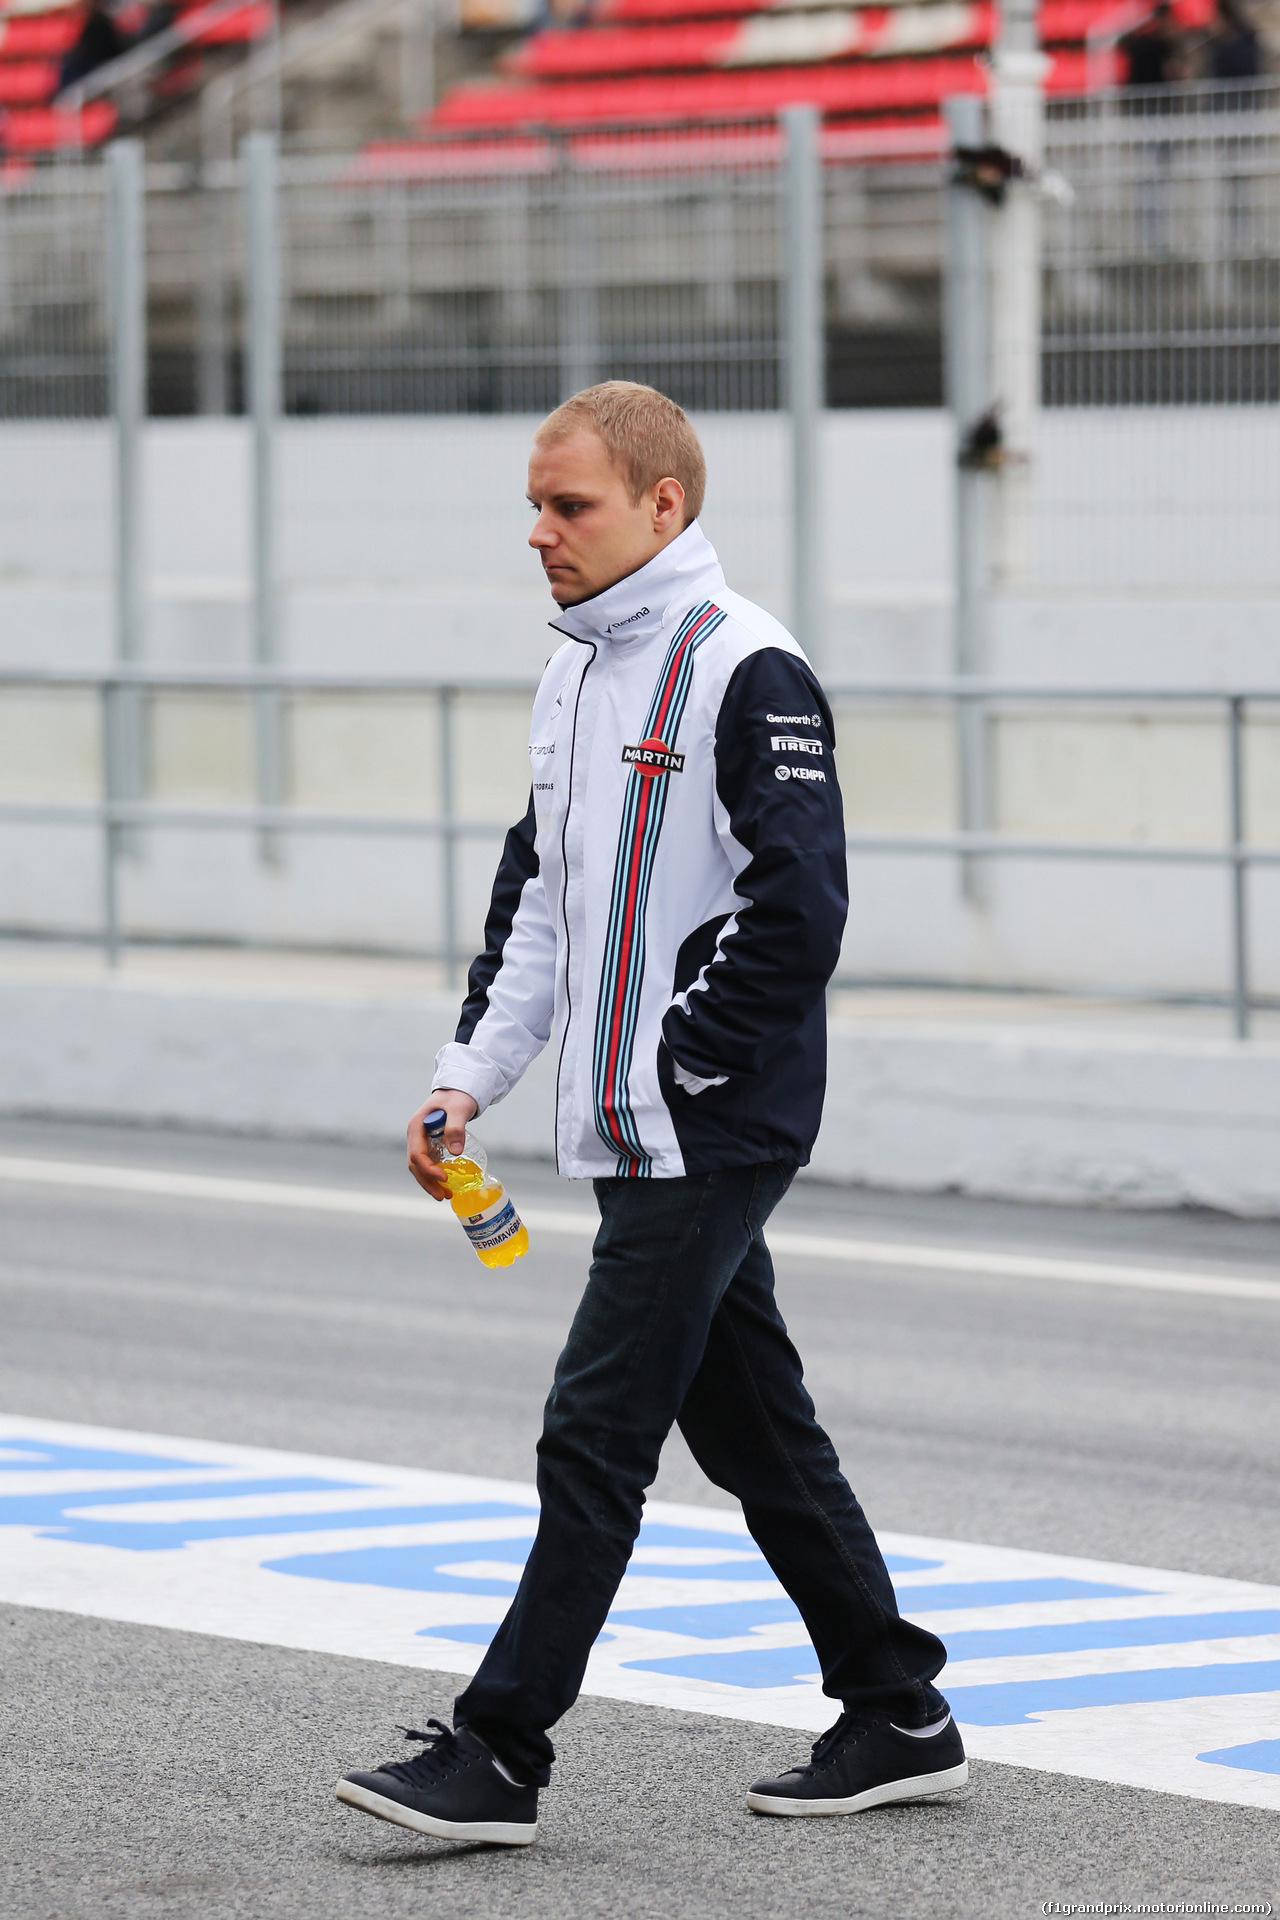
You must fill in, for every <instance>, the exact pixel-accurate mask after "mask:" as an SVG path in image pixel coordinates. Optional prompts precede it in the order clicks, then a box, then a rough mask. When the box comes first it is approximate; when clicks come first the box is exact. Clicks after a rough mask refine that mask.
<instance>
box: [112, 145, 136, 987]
mask: <svg viewBox="0 0 1280 1920" xmlns="http://www.w3.org/2000/svg"><path fill="white" fill-rule="evenodd" d="M107 191H108V213H107V284H108V294H109V300H110V310H111V412H112V415H113V418H114V421H115V475H114V482H115V484H114V494H113V502H112V507H113V519H114V522H115V525H114V536H115V537H114V548H115V554H114V563H115V566H114V570H115V653H116V658H117V660H137V659H140V658H141V655H142V622H143V597H142V446H141V441H142V424H143V421H144V420H145V418H146V412H147V257H146V214H145V204H144V198H143V195H144V180H143V149H142V145H141V142H140V141H137V140H113V141H112V143H111V145H110V146H109V147H108V148H107ZM105 714H106V720H107V723H108V725H109V729H110V733H111V736H112V739H111V747H110V751H109V752H108V751H107V750H106V746H105V743H104V761H103V777H104V783H105V782H106V781H108V780H109V781H110V786H109V787H108V788H107V790H106V797H107V798H108V799H109V800H136V799H138V798H139V797H140V795H141V793H142V787H143V779H142V771H143V769H142V756H143V742H142V696H141V695H140V694H139V693H138V692H137V691H136V690H134V689H127V690H126V689H122V690H120V691H119V693H118V694H117V697H116V699H115V700H113V701H110V702H108V703H107V706H106V708H105ZM120 850H121V849H120V847H119V845H118V843H117V844H113V847H112V849H111V851H110V853H109V855H108V862H107V864H108V868H109V869H110V872H111V875H112V883H113V890H114V875H115V856H116V854H118V853H119V851H120ZM129 851H130V852H134V851H136V836H134V835H131V836H130V841H129ZM109 952H110V954H111V957H112V964H114V957H115V953H114V946H111V947H109Z"/></svg>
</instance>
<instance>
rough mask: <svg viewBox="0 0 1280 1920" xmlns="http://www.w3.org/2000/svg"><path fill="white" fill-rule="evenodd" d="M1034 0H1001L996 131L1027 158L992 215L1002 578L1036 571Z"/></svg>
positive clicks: (1038, 114)
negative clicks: (1033, 568) (1034, 569)
mask: <svg viewBox="0 0 1280 1920" xmlns="http://www.w3.org/2000/svg"><path fill="white" fill-rule="evenodd" d="M1048 67H1049V61H1048V57H1047V55H1045V54H1043V53H1041V52H1040V49H1039V41H1038V38H1037V28H1036V4H1035V0H1003V4H1002V6H1001V9H1000V38H999V41H998V43H997V46H996V50H995V56H994V59H993V61H992V84H991V109H990V112H991V137H992V139H993V141H994V142H995V144H996V145H997V146H998V147H1002V148H1004V149H1005V150H1006V152H1008V153H1010V154H1012V155H1013V156H1014V158H1015V160H1017V161H1019V162H1020V163H1021V171H1020V172H1018V173H1015V174H1014V176H1013V177H1012V178H1011V179H1010V180H1009V182H1008V189H1007V192H1006V194H1005V197H1004V201H1003V204H1002V205H1001V207H1000V209H999V212H998V213H997V215H996V217H995V231H994V235H993V245H992V291H991V307H992V347H993V356H994V361H995V367H994V374H995V387H996V395H997V398H998V400H999V406H1000V413H999V421H1000V430H1001V438H1002V442H1003V445H1002V455H1003V458H1002V461H1001V465H1000V468H999V478H998V482H997V487H996V502H997V507H996V525H995V542H994V550H993V557H994V561H995V575H996V580H997V582H998V584H999V585H1000V586H1004V587H1008V586H1017V585H1021V584H1023V583H1024V582H1026V581H1028V580H1029V579H1030V578H1031V573H1032V559H1033V533H1034V528H1033V522H1032V471H1033V468H1032V463H1033V460H1034V457H1035V445H1036V427H1037V421H1038V418H1039V412H1040V201H1039V196H1038V191H1037V185H1036V175H1037V173H1038V171H1039V168H1040V163H1041V161H1042V159H1043V157H1044V96H1043V89H1044V76H1045V74H1046V72H1047V71H1048Z"/></svg>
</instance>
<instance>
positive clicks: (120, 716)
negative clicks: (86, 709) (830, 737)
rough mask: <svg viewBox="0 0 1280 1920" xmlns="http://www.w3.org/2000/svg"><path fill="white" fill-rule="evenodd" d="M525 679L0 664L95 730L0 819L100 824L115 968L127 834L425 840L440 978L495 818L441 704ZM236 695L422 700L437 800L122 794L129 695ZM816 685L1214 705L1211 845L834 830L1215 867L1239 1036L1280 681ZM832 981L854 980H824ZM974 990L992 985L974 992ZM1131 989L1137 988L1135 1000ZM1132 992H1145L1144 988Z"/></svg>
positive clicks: (519, 686)
mask: <svg viewBox="0 0 1280 1920" xmlns="http://www.w3.org/2000/svg"><path fill="white" fill-rule="evenodd" d="M534 684H535V683H534V682H533V681H531V680H502V681H498V680H479V679H477V680H470V681H467V680H463V679H458V680H456V681H453V682H451V683H449V684H443V683H441V682H440V681H437V680H431V679H427V678H424V677H423V676H421V675H407V674H406V675H388V674H318V673H298V672H292V671H284V670H267V669H256V670H255V669H232V668H215V667H210V668H199V669H184V668H168V669H163V668H153V667H139V666H118V667H112V668H43V669H41V668H10V667H6V668H0V693H2V692H4V691H6V690H13V689H17V688H28V689H50V690H52V689H60V690H64V689H76V688H80V689H85V690H88V691H92V692H93V693H95V694H96V695H97V697H98V701H99V710H100V711H99V729H100V739H101V743H102V746H101V775H102V794H101V798H100V799H98V800H94V801H56V800H30V801H27V800H6V801H0V824H3V823H8V824H10V825H29V826H34V825H49V824H54V825H68V826H93V827H96V828H98V829H99V830H100V831H101V834H102V902H103V905H102V924H101V931H100V933H99V934H98V936H97V937H98V939H99V941H100V944H101V945H102V946H103V947H104V948H105V950H106V954H107V958H108V961H109V962H110V964H111V965H113V966H114V965H116V964H117V963H118V961H119V958H120V954H121V950H122V948H123V947H124V946H125V945H126V944H127V942H128V939H129V935H128V932H127V929H126V928H125V927H124V926H123V925H122V922H121V912H120V898H119V863H120V861H121V858H122V856H123V855H124V853H125V850H126V844H127V840H128V837H129V836H131V835H136V834H138V833H140V832H141V831H143V830H151V829H174V828H181V829H191V828H198V829H201V830H205V829H207V830H210V831H215V832H250V833H258V834H270V835H272V836H275V835H280V836H284V835H289V834H304V835H305V834H311V835H316V834H361V835H387V836H393V837H395V836H409V837H419V838H433V839H436V840H438V841H439V843H440V846H441V850H442V856H443V857H442V861H441V867H440V898H439V911H438V919H439V924H440V929H441V938H440V944H439V948H438V950H437V951H436V952H435V953H434V954H433V955H432V956H431V957H433V958H437V959H439V960H441V961H442V962H443V964H444V970H445V974H446V978H447V980H448V982H449V984H450V985H453V984H455V982H456V980H457V977H458V970H459V963H460V962H461V961H463V960H464V959H466V958H467V957H468V949H467V948H466V947H465V945H464V942H463V940H462V938H461V934H460V927H459V913H458V899H459V889H458V869H457V854H458V849H459V847H460V846H461V845H462V844H463V843H465V842H467V841H471V840H477V839H480V840H483V839H491V840H498V839H501V838H502V837H503V835H504V834H505V832H506V830H507V825H508V823H506V822H498V821H494V820H470V819H466V818H462V817H459V815H458V814H457V812H456V810H455V804H454V802H455V755H454V750H453V723H454V704H455V702H456V700H457V698H458V697H459V696H460V695H464V694H468V693H485V694H493V693H498V694H507V695H520V696H524V697H531V696H532V693H533V691H534ZM176 690H181V691H192V690H198V691H206V692H221V693H227V692H232V693H242V694H247V695H249V696H251V697H254V698H255V700H256V703H257V705H258V708H259V720H260V724H261V723H262V721H263V719H264V718H265V720H266V723H267V724H274V717H275V716H276V715H278V711H279V705H280V702H281V701H282V699H283V698H284V696H286V695H289V694H309V693H350V694H369V693H380V694H402V695H416V696H422V695H428V696H432V697H434V699H435V700H436V702H437V707H438V717H439V726H440V759H439V764H440V810H439V813H438V814H437V815H435V816H433V817H424V816H422V815H397V814H389V813H355V812H341V811H329V810H319V809H314V808H302V807H295V806H288V805H281V804H257V805H247V806H229V805H200V806H192V805H183V806H175V805H166V804H157V803H155V802H152V801H146V800H138V799H135V798H132V797H126V785H127V780H128V776H129V772H130V769H129V765H128V761H127V754H128V752H129V751H130V750H131V749H130V744H129V743H130V742H131V741H133V740H135V739H136V737H137V727H138V718H137V714H136V711H133V712H131V709H132V708H135V707H136V704H137V703H138V702H139V700H140V699H141V697H142V696H144V695H146V694H149V693H159V692H164V691H176ZM827 691H828V693H829V695H830V697H831V699H832V701H833V702H834V703H836V704H837V705H838V706H841V707H844V708H848V707H849V706H851V705H853V704H856V703H863V702H865V703H868V704H873V705H877V704H878V705H883V704H885V703H893V704H908V705H936V704H937V703H939V702H943V703H948V704H951V705H954V707H955V708H956V710H957V713H962V712H964V711H966V710H967V711H969V712H972V713H974V714H976V715H977V716H978V717H979V719H980V720H982V719H985V718H986V717H988V716H989V715H990V714H991V712H992V710H993V709H994V708H997V707H1001V706H1003V707H1008V706H1012V705H1023V706H1042V705H1047V706H1064V705H1069V706H1074V707H1077V708H1079V707H1086V708H1088V707H1098V706H1103V707H1110V708H1115V707H1118V706H1119V707H1130V708H1142V709H1155V710H1160V709H1165V710H1167V709H1169V708H1184V709H1185V708H1190V707H1201V708H1204V707H1210V708H1217V709H1219V710H1221V712H1222V715H1223V720H1224V724H1225V727H1226V740H1227V780H1228V793H1227V802H1228V804H1227V820H1228V835H1227V838H1226V840H1225V842H1224V843H1222V844H1220V845H1186V844H1161V843H1151V842H1145V841H1144V842H1131V841H1122V840H1115V841H1106V840H1072V839H1044V838H1033V837H1031V836H1027V835H1018V834H1013V833H1008V832H995V831H991V832H988V831H982V832H976V831H955V832H925V833H921V832H910V833H903V832H880V831H855V832H852V833H850V834H849V835H848V836H847V843H848V849H849V852H850V854H852V855H855V856H859V857H865V856H874V855H903V854H907V855H932V856H937V855H940V854H941V855H946V854H954V855H955V856H957V858H958V859H960V860H964V861H968V860H976V861H987V860H1023V861H1085V862H1090V861H1097V862H1104V863H1106V862H1117V861H1119V862H1131V863H1132V862H1136V863H1147V864H1153V865H1160V866H1170V865H1173V866H1186V867H1217V868H1221V869H1222V870H1224V871H1225V872H1226V873H1228V874H1229V876H1230V879H1231V886H1230V890H1229V891H1230V904H1229V913H1228V920H1229V945H1230V952H1231V957H1232V958H1231V982H1230V988H1229V991H1228V992H1227V993H1226V994H1224V996H1223V1000H1224V1001H1225V1003H1226V1004H1228V1005H1229V1006H1230V1007H1231V1010H1232V1015H1233V1022H1234V1028H1235V1032H1236V1034H1237V1036H1238V1037H1239V1038H1241V1039H1245V1038H1247V1037H1248V1034H1249V1030H1250V1015H1251V1011H1252V1008H1253V1006H1254V1004H1255V1001H1254V996H1253V995H1252V993H1251V990H1250V968H1249V925H1248V900H1247V877H1248V873H1249V870H1250V869H1251V868H1254V867H1276V868H1280V846H1259V845H1256V844H1253V843H1251V842H1250V841H1249V839H1248V832H1247V822H1246V819H1245V740H1244V733H1245V722H1246V717H1247V713H1248V710H1249V708H1250V707H1251V706H1255V705H1280V688H1265V687H1254V688H1249V687H1226V688H1224V687H1176V688H1171V687H1149V686H1143V687H1123V686H1116V687H1099V686H1039V685H1035V684H1019V683H1015V682H1006V681H995V680H979V679H967V678H966V679H941V680H930V681H921V680H912V681H832V682H830V683H829V684H828V688H827ZM833 984H834V985H836V986H840V985H847V984H854V983H851V982H847V981H843V980H842V979H841V977H840V976H837V978H836V980H835V981H834V982H833ZM984 990H985V991H992V990H995V991H998V990H999V989H998V988H997V989H991V988H989V987H986V988H984ZM1138 997H1143V996H1138ZM1146 997H1151V998H1155V997H1157V996H1156V995H1154V994H1152V995H1149V996H1146Z"/></svg>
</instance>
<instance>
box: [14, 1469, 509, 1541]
mask: <svg viewBox="0 0 1280 1920" xmlns="http://www.w3.org/2000/svg"><path fill="white" fill-rule="evenodd" d="M369 1490H370V1489H369V1488H368V1487H360V1486H353V1485H352V1483H351V1481H349V1480H323V1479H319V1478H314V1477H312V1478H308V1477H298V1478H292V1479H288V1480H271V1479H265V1478H264V1479H261V1480H222V1481H217V1482H215V1483H213V1484H210V1483H209V1482H207V1481H201V1482H198V1483H197V1484H196V1485H194V1486H192V1485H185V1486H184V1485H183V1484H182V1483H181V1482H176V1481H168V1482H166V1483H165V1484H164V1485H163V1486H149V1487H128V1488H123V1489H120V1490H118V1491H117V1490H113V1491H110V1492H104V1491H101V1490H97V1489H95V1490H94V1491H92V1492H80V1493H56V1494H11V1495H8V1496H3V1495H0V1526H25V1527H38V1528H39V1529H40V1530H41V1533H42V1535H43V1537H44V1538H46V1539H57V1540H72V1541H76V1542H78V1543H79V1544H81V1545H85V1546H95V1547H121V1548H124V1549H126V1550H127V1551H129V1552H132V1553H152V1552H157V1551H160V1550H161V1549H164V1548H174V1547H185V1546H187V1545H188V1544H189V1543H190V1542H192V1541H194V1540H239V1539H251V1538H253V1537H254V1536H255V1535H257V1534H266V1535H273V1534H282V1533H344V1532H349V1531H350V1530H351V1529H352V1528H357V1527H359V1528H364V1527H404V1526H421V1525H423V1524H431V1523H436V1522H441V1521H446V1522H447V1521H453V1520H479V1519H484V1520H487V1519H494V1518H496V1517H498V1516H499V1515H510V1516H517V1515H520V1516H523V1515H526V1514H529V1513H530V1512H531V1509H530V1508H528V1507H518V1506H512V1505H498V1504H495V1503H494V1502H492V1501H485V1502H482V1503H480V1504H479V1505H476V1504H475V1503H474V1502H466V1503H462V1504H454V1505H436V1504H432V1505H430V1506H404V1507H386V1506H382V1507H368V1506H364V1505H362V1504H361V1500H360V1495H361V1494H362V1493H364V1492H368V1491H369ZM262 1493H271V1494H289V1493H349V1494H350V1495H351V1496H352V1500H351V1505H350V1506H349V1507H342V1508H339V1509H338V1510H337V1511H336V1512H332V1513H288V1512H284V1513H276V1514H261V1515H257V1516H254V1517H245V1518H241V1519H233V1518H226V1517H224V1518H221V1519H212V1520H202V1519H199V1518H198V1517H193V1518H191V1519H188V1520H95V1519H94V1518H93V1517H92V1512H91V1511H90V1512H89V1513H88V1514H87V1515H85V1516H84V1517H81V1518H75V1517H71V1516H69V1514H68V1509H84V1508H89V1509H92V1508H93V1507H95V1506H102V1507H119V1506H127V1505H134V1504H138V1505H142V1504H145V1503H146V1502H148V1501H157V1500H226V1499H234V1498H238V1497H239V1496H241V1495H244V1494H262ZM456 1557H457V1556H456V1555H455V1558H456Z"/></svg>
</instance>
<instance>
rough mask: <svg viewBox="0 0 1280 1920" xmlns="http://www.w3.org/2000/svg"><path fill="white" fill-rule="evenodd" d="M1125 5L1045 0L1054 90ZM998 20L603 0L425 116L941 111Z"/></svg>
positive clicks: (1045, 39)
mask: <svg viewBox="0 0 1280 1920" xmlns="http://www.w3.org/2000/svg"><path fill="white" fill-rule="evenodd" d="M1213 5H1214V0H1175V10H1176V12H1177V14H1178V16H1179V18H1180V19H1181V21H1182V23H1183V24H1184V25H1185V26H1187V27H1195V26H1200V25H1203V24H1205V23H1206V22H1207V21H1208V19H1209V18H1210V15H1211V13H1212V9H1213ZM1116 18H1117V6H1116V0H1042V3H1041V7H1040V38H1041V42H1042V44H1043V45H1044V46H1045V47H1046V49H1047V50H1048V51H1049V53H1050V58H1051V65H1050V70H1049V77H1048V83H1047V84H1048V86H1049V88H1050V90H1051V91H1053V92H1055V93H1076V92H1084V91H1085V90H1086V88H1087V86H1088V85H1090V84H1097V83H1098V81H1099V80H1100V79H1102V78H1106V79H1107V80H1108V82H1110V80H1111V79H1112V78H1114V77H1115V75H1114V69H1115V67H1116V65H1117V60H1116V57H1115V56H1114V55H1112V54H1104V55H1103V56H1102V58H1101V60H1100V62H1090V61H1088V60H1087V59H1086V48H1085V43H1086V41H1087V39H1088V37H1089V35H1090V34H1091V33H1092V32H1093V31H1094V30H1095V29H1096V28H1098V27H1099V26H1100V25H1106V26H1114V23H1115V21H1116ZM998 27H999V15H998V0H932V4H923V5H922V4H918V0H903V3H901V4H889V5H884V4H881V5H879V6H874V7H856V6H850V7H845V8H842V9H841V8H836V7H833V6H822V7H810V8H808V9H805V8H804V4H803V0H597V4H596V5H595V6H594V7H593V9H592V11H591V13H590V15H589V17H588V18H587V19H586V20H585V21H584V22H583V23H582V24H580V25H578V26H576V27H569V28H563V29H550V30H543V31H540V32H537V33H533V34H531V35H530V36H529V37H528V39H526V40H525V41H524V42H523V44H522V45H520V46H519V47H517V48H515V49H514V50H513V51H512V52H510V53H508V54H506V55H505V56H503V57H502V58H501V59H500V60H499V61H498V63H497V67H498V71H497V72H496V73H495V74H494V75H493V77H492V78H486V79H483V80H479V81H464V82H463V83H461V84H460V85H459V86H457V87H455V88H454V90H453V91H452V92H451V93H449V94H448V95H447V96H446V98H445V99H444V100H443V101H442V102H441V104H440V105H439V106H438V107H437V109H436V111H435V113H434V114H432V115H431V116H430V118H429V119H428V121H427V122H426V125H427V128H428V129H429V130H431V131H440V132H447V131H458V132H462V131H464V130H466V131H470V130H475V131H477V132H479V131H483V130H484V129H491V130H493V131H494V132H497V131H499V130H500V129H507V128H515V127H521V126H525V127H528V126H537V125H546V126H570V125H579V126H583V127H589V126H592V125H604V124H606V123H612V124H625V123H628V122H632V123H636V124H640V125H643V124H645V123H651V124H660V123H662V122H668V123H670V122H672V121H676V120H694V121H696V120H700V119H701V120H706V119H714V118H720V117H723V116H727V115H736V114H742V115H754V114H762V115H767V114H773V113H775V112H776V111H777V110H778V108H780V107H783V106H787V105H790V104H792V103H793V102H795V101H807V102H809V103H811V104H812V105H814V106H817V107H819V108H821V110H822V112H823V114H824V115H825V116H826V117H827V118H828V119H833V118H834V119H838V120H840V121H845V120H850V119H852V118H853V117H855V116H856V117H857V118H858V119H859V120H867V119H872V120H875V121H877V122H884V121H885V119H886V118H887V117H888V118H892V117H894V116H901V115H923V114H930V115H933V116H934V117H936V114H937V109H938V107H939V106H940V104H941V102H942V101H943V100H944V99H945V98H946V96H947V95H948V94H950V93H970V92H983V91H985V89H986V85H987V77H986V68H985V66H984V65H982V64H980V62H979V60H978V59H977V58H976V57H975V56H977V55H980V54H982V53H983V52H985V50H986V49H987V48H989V47H990V46H991V44H992V41H993V39H994V38H995V35H996V33H997V32H998ZM1091 67H1092V71H1090V68H1091Z"/></svg>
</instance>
